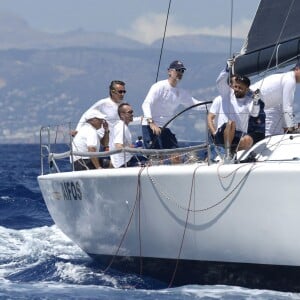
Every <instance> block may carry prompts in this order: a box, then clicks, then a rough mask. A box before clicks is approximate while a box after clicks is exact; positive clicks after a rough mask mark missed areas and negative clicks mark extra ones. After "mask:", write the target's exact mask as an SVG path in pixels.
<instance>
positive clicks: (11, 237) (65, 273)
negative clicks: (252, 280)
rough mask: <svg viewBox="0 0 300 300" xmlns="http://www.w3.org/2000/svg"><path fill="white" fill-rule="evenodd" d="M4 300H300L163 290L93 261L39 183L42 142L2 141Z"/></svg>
mask: <svg viewBox="0 0 300 300" xmlns="http://www.w3.org/2000/svg"><path fill="white" fill-rule="evenodd" d="M0 157H1V160H0V299H31V300H32V299H53V300H54V299H109V300H114V299H141V300H155V299H166V300H167V299H168V300H177V299H180V300H185V299H300V294H297V293H283V292H277V291H267V290H253V289H246V288H242V287H237V286H220V285H212V286H203V285H189V286H182V287H176V288H167V289H166V288H163V286H164V285H163V284H162V283H161V282H158V281H156V280H153V279H151V278H145V277H140V276H138V275H134V274H127V273H126V274H124V273H121V272H117V271H114V270H109V271H108V272H105V273H104V272H103V270H104V269H105V267H106V266H101V265H98V264H96V263H95V262H93V261H92V259H91V258H90V257H88V256H87V255H86V254H85V253H84V252H83V251H82V250H81V249H80V248H79V247H78V246H77V245H76V244H74V243H73V242H72V241H70V239H68V238H67V237H66V236H65V235H64V234H63V233H62V232H61V231H60V230H59V229H58V228H57V226H56V225H55V224H54V223H53V221H52V219H51V217H50V215H49V213H48V211H47V208H46V206H45V204H44V201H43V198H42V195H41V192H40V190H39V187H38V183H37V176H38V175H39V174H40V160H39V146H38V145H0Z"/></svg>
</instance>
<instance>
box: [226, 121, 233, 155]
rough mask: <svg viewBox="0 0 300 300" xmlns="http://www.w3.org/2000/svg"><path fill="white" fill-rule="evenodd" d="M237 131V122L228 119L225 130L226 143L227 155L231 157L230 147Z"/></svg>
mask: <svg viewBox="0 0 300 300" xmlns="http://www.w3.org/2000/svg"><path fill="white" fill-rule="evenodd" d="M234 133H235V122H233V121H228V122H227V124H226V127H225V130H224V143H225V151H226V157H227V158H229V157H230V148H231V144H232V141H233V138H234Z"/></svg>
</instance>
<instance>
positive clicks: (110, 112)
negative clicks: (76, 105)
mask: <svg viewBox="0 0 300 300" xmlns="http://www.w3.org/2000/svg"><path fill="white" fill-rule="evenodd" d="M125 94H126V89H125V82H123V81H121V80H113V81H112V82H111V83H110V86H109V97H107V98H104V99H100V100H98V101H97V102H96V103H94V104H93V105H92V106H91V107H90V108H89V109H88V110H87V111H86V112H85V113H83V115H82V116H81V118H80V120H79V122H78V124H77V127H76V130H77V131H78V130H79V129H80V127H81V126H82V124H84V120H85V114H86V113H87V112H88V111H90V110H93V109H97V110H99V111H100V112H101V113H103V114H104V115H105V116H106V121H107V123H108V127H109V128H112V126H113V124H114V123H115V122H117V121H118V120H119V116H118V106H119V105H120V103H122V101H123V99H124V96H125ZM99 134H100V136H101V135H102V134H103V132H102V133H101V131H100V133H99Z"/></svg>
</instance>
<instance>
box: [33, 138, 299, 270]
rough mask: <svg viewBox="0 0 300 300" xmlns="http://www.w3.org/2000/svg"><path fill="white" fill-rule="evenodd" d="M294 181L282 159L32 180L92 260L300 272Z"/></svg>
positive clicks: (295, 172)
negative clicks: (265, 267)
mask: <svg viewBox="0 0 300 300" xmlns="http://www.w3.org/2000/svg"><path fill="white" fill-rule="evenodd" d="M288 142H289V141H288ZM269 144H270V143H269ZM263 146H264V147H265V145H263ZM293 147H298V148H299V146H298V145H297V144H295V146H293ZM270 149H271V148H270ZM270 149H269V150H270ZM276 149H277V150H278V149H279V148H278V147H277V148H276ZM282 149H285V146H283V147H282ZM269 150H268V151H269ZM296 150H297V149H296ZM296 150H295V149H294V150H293V151H291V155H293V152H295V151H296ZM278 151H279V150H278ZM278 151H277V152H278ZM296 152H297V151H296ZM274 153H275V151H274ZM274 153H273V156H274V155H275V154H274ZM278 153H279V152H278ZM278 153H276V155H277V156H278V155H279V154H278ZM282 153H286V151H282ZM298 153H300V151H299V152H298ZM276 155H275V156H274V157H276ZM139 174H140V175H139ZM299 178H300V161H297V160H292V161H289V160H285V161H267V162H256V163H241V164H213V165H210V166H208V165H207V164H204V163H202V164H201V163H198V164H197V163H195V164H190V165H177V166H175V165H173V166H167V165H165V166H150V167H146V168H145V169H143V170H141V169H140V168H123V169H105V170H101V171H99V170H90V171H80V172H78V171H77V172H65V173H56V174H48V175H42V176H39V178H38V181H39V184H40V188H41V190H42V194H43V197H44V199H45V202H46V204H47V207H48V210H49V212H50V214H51V216H52V218H53V219H54V221H55V223H56V224H57V226H58V227H59V228H60V229H61V230H62V231H63V232H64V233H65V234H66V235H67V236H69V237H70V238H71V239H72V240H73V241H74V242H75V243H77V244H78V245H79V246H80V247H81V248H82V249H83V250H84V251H85V252H87V253H89V254H90V255H95V256H108V257H114V256H116V257H124V256H125V257H132V258H137V257H143V258H151V259H154V258H155V259H171V260H172V259H174V260H177V259H179V260H180V261H184V260H188V261H199V262H221V263H249V264H263V265H276V266H294V267H299V266H300V239H299V236H300V214H299V212H300V184H299ZM188 209H189V211H188ZM181 244H182V247H181Z"/></svg>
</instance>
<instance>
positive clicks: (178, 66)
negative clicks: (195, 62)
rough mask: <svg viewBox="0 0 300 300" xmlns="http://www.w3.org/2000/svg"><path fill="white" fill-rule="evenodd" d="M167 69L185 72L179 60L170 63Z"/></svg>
mask: <svg viewBox="0 0 300 300" xmlns="http://www.w3.org/2000/svg"><path fill="white" fill-rule="evenodd" d="M169 69H175V70H186V68H185V67H184V65H183V63H182V62H181V61H179V60H174V61H173V62H171V64H170V66H169Z"/></svg>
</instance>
